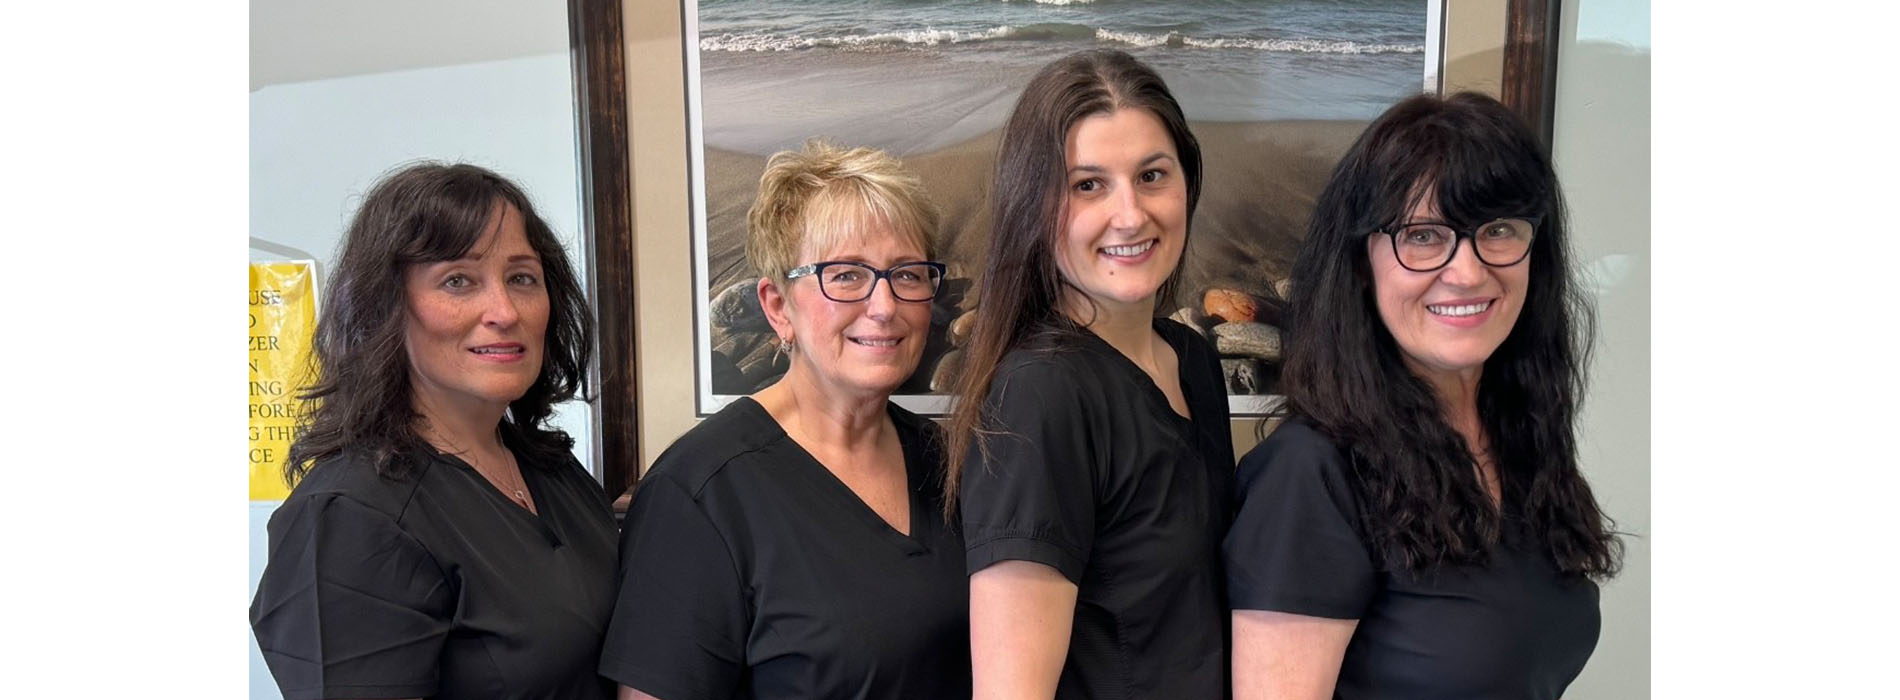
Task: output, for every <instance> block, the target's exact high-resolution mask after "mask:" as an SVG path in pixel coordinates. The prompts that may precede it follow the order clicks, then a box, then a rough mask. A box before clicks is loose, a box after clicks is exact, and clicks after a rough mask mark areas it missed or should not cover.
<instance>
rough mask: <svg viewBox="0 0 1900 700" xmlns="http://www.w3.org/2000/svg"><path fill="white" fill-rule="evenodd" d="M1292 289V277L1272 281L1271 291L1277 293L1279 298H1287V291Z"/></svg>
mask: <svg viewBox="0 0 1900 700" xmlns="http://www.w3.org/2000/svg"><path fill="white" fill-rule="evenodd" d="M1292 291H1293V280H1292V279H1283V280H1278V281H1275V282H1274V283H1273V293H1274V294H1277V295H1279V297H1280V298H1281V299H1285V298H1287V293H1289V292H1292Z"/></svg>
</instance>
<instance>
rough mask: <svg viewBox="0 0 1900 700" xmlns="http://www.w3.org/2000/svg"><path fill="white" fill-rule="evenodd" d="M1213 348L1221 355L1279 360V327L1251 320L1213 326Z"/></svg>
mask: <svg viewBox="0 0 1900 700" xmlns="http://www.w3.org/2000/svg"><path fill="white" fill-rule="evenodd" d="M1214 349H1215V350H1218V351H1220V354H1222V355H1241V356H1245V357H1253V358H1258V359H1262V360H1266V361H1268V362H1279V361H1280V329H1278V328H1274V327H1273V326H1269V325H1267V324H1264V323H1255V322H1252V321H1247V322H1244V323H1223V324H1220V325H1218V326H1215V327H1214Z"/></svg>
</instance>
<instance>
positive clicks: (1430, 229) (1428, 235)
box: [1399, 226, 1451, 246]
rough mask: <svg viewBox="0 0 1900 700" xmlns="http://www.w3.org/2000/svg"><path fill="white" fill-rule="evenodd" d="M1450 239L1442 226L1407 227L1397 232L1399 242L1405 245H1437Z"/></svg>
mask: <svg viewBox="0 0 1900 700" xmlns="http://www.w3.org/2000/svg"><path fill="white" fill-rule="evenodd" d="M1450 237H1451V235H1450V234H1449V233H1446V231H1445V229H1444V227H1442V226H1408V227H1406V228H1405V229H1403V230H1401V231H1399V242H1400V243H1403V244H1405V245H1416V246H1431V245H1438V244H1441V243H1444V242H1445V240H1446V239H1448V238H1450Z"/></svg>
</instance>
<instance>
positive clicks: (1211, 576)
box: [958, 319, 1234, 698]
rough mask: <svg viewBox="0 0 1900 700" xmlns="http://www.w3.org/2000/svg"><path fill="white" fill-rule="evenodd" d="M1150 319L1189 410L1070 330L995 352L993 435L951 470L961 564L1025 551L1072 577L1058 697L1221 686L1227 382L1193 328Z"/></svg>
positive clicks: (1187, 693) (1210, 692)
mask: <svg viewBox="0 0 1900 700" xmlns="http://www.w3.org/2000/svg"><path fill="white" fill-rule="evenodd" d="M1154 329H1155V331H1156V332H1158V333H1159V334H1160V335H1161V337H1162V338H1163V339H1164V340H1166V341H1167V343H1168V344H1169V346H1170V347H1172V348H1173V349H1174V352H1175V355H1176V357H1177V358H1178V360H1179V371H1180V383H1181V390H1182V392H1183V394H1184V395H1185V398H1186V400H1187V404H1188V407H1189V412H1190V414H1191V417H1183V416H1181V415H1180V414H1178V413H1175V411H1174V409H1173V408H1172V407H1170V406H1169V404H1168V400H1167V397H1166V396H1165V395H1164V394H1163V393H1162V392H1161V389H1160V388H1159V387H1157V386H1156V385H1155V383H1154V381H1153V380H1151V379H1150V378H1149V377H1148V375H1147V374H1146V373H1145V372H1143V371H1142V370H1141V369H1140V368H1139V367H1137V366H1136V365H1135V364H1134V363H1133V362H1132V361H1130V360H1129V359H1128V358H1127V357H1125V356H1123V355H1122V354H1121V353H1120V352H1119V351H1117V350H1116V349H1115V348H1114V347H1113V346H1110V345H1109V344H1108V343H1107V342H1106V341H1103V340H1102V339H1101V338H1099V337H1097V336H1095V335H1094V334H1092V333H1089V332H1087V331H1086V330H1082V331H1081V332H1080V333H1079V334H1074V337H1073V340H1074V344H1073V347H1066V348H1064V349H1062V350H1057V351H1047V350H1031V349H1018V350H1015V351H1012V352H1011V353H1010V354H1008V355H1007V356H1005V357H1004V359H1003V362H1002V363H1001V364H1000V365H999V366H998V367H997V372H996V376H995V378H994V380H993V381H992V382H991V385H990V390H989V395H988V396H987V398H986V399H985V400H986V405H985V411H986V414H987V415H988V416H991V417H993V418H994V423H993V425H994V426H995V427H997V428H999V429H1000V430H1001V431H1002V432H1000V433H998V434H995V435H993V436H991V437H990V438H989V441H988V455H987V460H986V459H985V457H984V455H983V454H982V453H981V452H980V451H979V450H976V449H972V450H971V451H970V456H969V458H968V460H967V461H966V462H965V464H964V467H963V472H962V474H963V476H962V482H963V484H962V491H961V493H960V494H959V496H958V498H959V502H960V504H961V508H962V512H963V523H964V533H965V534H964V538H965V546H966V549H967V570H968V572H969V573H971V574H975V573H976V572H978V571H981V570H983V569H984V568H986V567H989V566H990V565H992V564H995V563H997V562H1001V561H1006V560H1021V561H1031V562H1037V563H1041V564H1046V565H1048V566H1050V567H1053V568H1054V569H1056V570H1057V571H1058V572H1061V574H1062V575H1063V576H1064V577H1066V578H1068V579H1069V580H1070V581H1071V582H1073V583H1075V584H1076V587H1077V598H1076V608H1075V617H1074V623H1073V624H1074V626H1073V629H1072V630H1071V635H1070V647H1069V653H1068V657H1067V659H1066V660H1065V663H1064V664H1063V669H1062V675H1061V678H1060V679H1059V681H1058V684H1057V690H1056V697H1058V698H1130V697H1133V698H1220V697H1226V696H1227V695H1228V676H1227V631H1228V626H1227V618H1228V613H1227V607H1226V601H1225V597H1224V594H1223V591H1222V586H1223V579H1222V575H1221V570H1220V542H1221V537H1222V535H1223V534H1224V533H1225V531H1226V527H1227V524H1228V520H1229V514H1230V506H1229V502H1230V501H1229V499H1230V493H1231V491H1232V479H1233V464H1234V461H1233V443H1232V441H1231V438H1230V428H1229V424H1228V412H1227V392H1226V388H1225V384H1224V383H1223V382H1222V378H1221V373H1220V364H1219V358H1218V356H1217V355H1216V354H1215V353H1214V349H1213V348H1212V347H1210V346H1209V345H1208V343H1207V341H1206V339H1204V338H1202V337H1201V336H1200V335H1198V334H1196V333H1194V332H1193V331H1191V330H1189V329H1188V328H1187V327H1186V326H1182V325H1181V324H1178V323H1175V322H1173V321H1169V320H1165V319H1157V320H1156V321H1155V322H1154Z"/></svg>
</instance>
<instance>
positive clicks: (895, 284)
mask: <svg viewBox="0 0 1900 700" xmlns="http://www.w3.org/2000/svg"><path fill="white" fill-rule="evenodd" d="M880 276H886V277H889V278H890V280H891V293H892V294H895V295H897V298H898V299H900V300H903V301H930V300H931V298H933V297H935V296H936V295H937V284H938V283H939V282H941V281H942V278H943V276H942V274H940V273H939V272H937V268H936V267H935V266H932V265H927V264H924V263H905V264H902V265H897V266H894V267H892V268H891V269H890V272H889V273H888V274H887V275H879V274H878V270H877V269H876V268H873V267H871V266H869V265H860V264H857V263H834V264H831V265H827V266H825V269H823V270H821V271H819V273H818V282H819V283H820V284H821V285H822V291H824V293H825V296H826V297H829V298H830V299H831V300H832V301H862V300H864V299H867V298H870V296H871V289H872V288H873V287H876V286H877V279H878V277H880Z"/></svg>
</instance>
